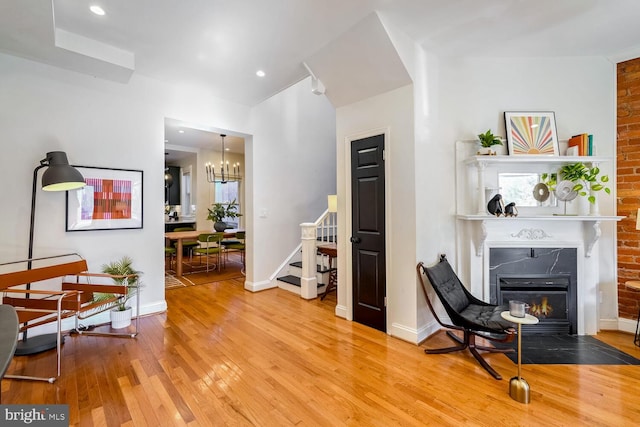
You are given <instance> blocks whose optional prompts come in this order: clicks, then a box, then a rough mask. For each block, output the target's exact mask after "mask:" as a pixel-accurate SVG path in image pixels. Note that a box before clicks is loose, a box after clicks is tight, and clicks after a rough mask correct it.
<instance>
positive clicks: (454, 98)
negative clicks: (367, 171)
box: [416, 57, 617, 325]
mask: <svg viewBox="0 0 640 427" xmlns="http://www.w3.org/2000/svg"><path fill="white" fill-rule="evenodd" d="M427 62H429V61H427ZM434 62H435V64H434ZM430 64H431V65H433V66H431V67H426V68H428V69H429V73H428V74H429V75H430V78H434V77H435V78H436V82H435V86H437V91H438V94H437V98H436V99H437V116H438V127H437V132H436V133H433V134H432V135H430V136H427V137H426V139H425V140H424V141H420V140H417V141H416V144H417V147H416V152H417V154H418V156H417V157H418V158H421V159H423V160H424V161H425V162H424V168H418V167H416V187H417V188H418V189H424V190H425V191H427V190H426V189H427V188H433V186H434V184H436V185H437V189H438V190H437V191H438V192H442V194H446V195H449V196H448V197H446V199H445V198H443V197H441V196H439V195H435V194H434V197H435V198H436V199H435V200H437V208H436V207H434V206H433V205H432V203H431V202H433V201H434V200H433V199H432V200H430V203H426V202H419V204H418V209H417V218H418V241H419V242H425V245H426V246H421V245H420V244H419V245H418V259H422V260H424V261H425V262H427V263H429V262H430V263H435V262H436V258H435V257H434V255H435V254H434V250H433V249H434V248H437V249H438V250H437V251H438V252H446V253H447V255H448V257H449V258H450V260H451V261H452V265H454V266H456V268H457V269H458V270H460V271H459V274H460V275H461V276H462V277H464V275H465V274H467V273H468V272H466V271H464V270H465V268H466V267H467V266H468V265H469V262H468V261H469V260H468V259H455V253H456V248H455V247H453V241H454V234H452V233H454V232H455V227H456V225H455V220H454V218H453V214H454V212H455V197H457V196H458V195H456V194H455V191H454V186H453V182H454V178H455V177H454V175H453V167H454V160H453V158H454V142H455V141H456V140H461V139H474V138H475V137H476V135H477V134H478V133H480V132H484V131H486V130H487V129H488V128H491V129H492V130H494V133H497V134H499V135H502V136H504V135H505V131H504V116H503V113H504V111H554V112H555V117H556V123H557V128H558V136H559V138H560V140H563V139H564V140H566V139H568V138H569V137H570V136H571V135H573V134H576V133H582V132H588V133H592V134H593V135H594V138H595V141H596V143H597V147H598V155H602V156H608V157H610V158H611V159H612V161H611V162H609V163H607V164H603V165H601V168H602V169H603V172H604V173H606V174H608V175H609V177H610V178H611V179H612V181H611V188H612V190H614V188H615V153H616V149H615V143H616V133H615V86H614V84H615V65H614V64H612V63H611V62H609V61H608V60H606V59H604V58H596V57H593V58H591V57H589V58H439V59H438V60H437V61H431V63H430ZM427 86H430V87H433V86H434V83H431V84H429V85H427ZM419 102H420V101H419V100H418V101H417V103H419ZM436 146H440V147H439V148H436V149H435V151H434V150H432V149H431V148H429V147H436ZM436 153H437V156H435V157H434V154H436ZM436 177H437V179H436ZM614 192H615V190H614ZM598 198H599V200H600V213H601V214H602V215H615V198H614V196H607V195H606V194H604V193H599V194H598ZM441 212H446V215H443V214H442V213H441ZM434 221H437V223H438V225H439V227H438V229H437V230H436V229H435V228H434V227H433V226H432V225H431V223H432V222H434ZM427 223H429V224H427ZM444 230H446V233H444V234H443V231H444ZM602 232H603V233H602V237H601V239H600V241H599V243H598V247H597V249H596V251H595V252H594V255H593V256H592V258H591V259H590V260H589V262H599V263H600V266H599V267H600V268H599V271H600V277H599V286H600V291H601V292H602V303H601V305H600V308H599V310H600V323H601V325H606V324H609V323H610V321H611V320H612V319H616V318H617V314H616V313H617V309H616V307H617V293H616V269H615V265H616V234H615V223H603V225H602Z"/></svg>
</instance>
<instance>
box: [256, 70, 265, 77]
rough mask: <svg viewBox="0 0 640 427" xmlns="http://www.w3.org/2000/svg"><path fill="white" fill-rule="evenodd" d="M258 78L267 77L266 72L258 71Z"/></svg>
mask: <svg viewBox="0 0 640 427" xmlns="http://www.w3.org/2000/svg"><path fill="white" fill-rule="evenodd" d="M256 76H258V77H264V76H265V74H264V71H262V70H258V71H256Z"/></svg>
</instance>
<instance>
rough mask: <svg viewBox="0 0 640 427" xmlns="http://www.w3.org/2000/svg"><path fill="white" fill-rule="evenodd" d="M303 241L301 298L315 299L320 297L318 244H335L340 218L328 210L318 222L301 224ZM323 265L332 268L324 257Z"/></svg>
mask: <svg viewBox="0 0 640 427" xmlns="http://www.w3.org/2000/svg"><path fill="white" fill-rule="evenodd" d="M300 228H301V231H302V232H301V235H302V237H301V240H302V277H300V296H301V297H302V298H305V299H313V298H316V297H317V296H318V279H317V276H316V271H317V267H316V266H317V263H318V261H317V255H318V249H317V246H318V243H328V242H335V241H336V236H337V231H338V218H337V214H336V213H335V212H329V210H326V211H324V212H323V214H322V215H321V216H320V218H318V219H317V220H316V222H312V223H309V222H306V223H302V224H300ZM321 264H322V267H323V270H324V268H325V267H326V268H328V267H329V266H330V260H329V257H325V256H323V257H322V258H321Z"/></svg>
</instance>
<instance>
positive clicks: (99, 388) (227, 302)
mask: <svg viewBox="0 0 640 427" xmlns="http://www.w3.org/2000/svg"><path fill="white" fill-rule="evenodd" d="M167 303H168V307H169V309H168V311H167V313H163V314H159V315H152V316H147V317H144V318H143V319H141V333H140V335H139V336H138V338H136V339H125V338H105V337H89V336H80V337H78V336H71V337H69V338H67V340H66V343H65V345H64V350H63V366H62V376H61V378H60V379H59V380H58V381H57V382H56V383H54V384H48V383H36V382H30V381H15V380H3V381H2V403H3V404H12V403H30V404H39V403H49V404H53V403H66V404H69V408H70V418H71V419H70V424H71V425H78V426H97V425H100V426H103V425H104V426H119V425H125V426H147V425H148V426H159V425H166V426H173V425H192V426H198V425H203V426H208V425H212V426H222V425H224V426H226V425H239V426H243V425H257V426H287V425H312V426H316V425H318V426H340V425H358V426H364V425H366V426H370V425H371V426H391V425H414V426H415V425H438V426H441V425H455V426H459V425H478V426H502V425H509V426H513V425H523V426H537V425H545V426H569V425H571V426H574V425H589V426H598V425H602V426H624V425H637V423H638V420H639V419H640V401H639V400H638V399H637V396H636V393H635V390H636V389H637V388H638V385H639V384H640V367H638V366H610V365H609V366H604V365H602V366H593V365H592V366H587V365H524V366H523V377H525V378H526V379H527V381H528V382H529V384H530V386H531V403H530V404H528V405H525V404H521V403H518V402H516V401H514V400H512V399H511V398H510V397H509V394H508V384H509V382H508V378H510V377H511V376H513V375H515V374H516V371H517V369H516V365H514V364H513V363H512V362H511V361H510V360H509V359H508V358H507V357H506V356H504V355H501V354H493V355H489V356H487V358H488V360H489V361H490V363H491V364H492V365H493V366H494V367H495V368H496V369H497V370H498V371H499V372H500V373H502V375H503V377H505V378H506V379H505V380H502V381H496V380H494V379H493V378H492V377H490V376H489V375H488V374H487V373H486V372H485V371H484V370H483V369H482V368H481V367H480V366H479V365H478V364H477V363H476V362H475V360H474V359H473V358H472V356H471V355H470V354H469V353H454V354H445V355H426V354H424V352H423V348H425V347H426V346H433V347H436V346H440V345H443V344H449V342H448V340H447V338H446V337H444V334H443V333H438V334H436V335H435V336H434V337H432V338H430V339H429V340H427V342H426V343H424V344H423V345H422V346H420V347H418V346H416V345H413V344H410V343H407V342H403V341H401V340H398V339H396V338H392V337H390V336H387V335H385V334H383V333H380V332H378V331H375V330H373V329H370V328H368V327H365V326H362V325H359V324H357V323H352V322H347V321H345V320H343V319H340V318H337V317H335V316H334V313H333V310H334V306H335V293H333V294H330V295H329V296H328V297H327V298H326V299H325V300H324V301H320V300H319V299H317V300H314V301H310V302H309V301H305V300H302V299H300V298H299V297H297V296H296V295H293V294H291V293H289V292H287V291H283V290H279V289H274V290H268V291H264V292H259V293H251V292H247V291H245V290H244V289H243V282H242V280H241V279H235V280H230V281H225V282H218V283H214V284H210V285H199V286H191V287H185V288H181V289H175V290H169V291H167ZM598 338H599V339H602V340H603V341H605V342H607V343H609V344H611V345H614V346H616V347H618V348H620V349H621V350H623V351H625V352H627V353H629V354H631V355H634V356H636V357H640V349H639V348H638V347H635V346H634V345H633V337H632V336H631V335H628V334H624V333H620V332H603V333H601V334H599V335H598ZM54 358H55V355H54V354H53V353H52V352H49V353H46V354H41V355H37V356H29V357H28V358H25V357H18V358H15V359H14V361H13V363H12V365H11V367H10V368H9V373H25V374H26V373H31V374H47V373H51V372H52V371H53V370H54Z"/></svg>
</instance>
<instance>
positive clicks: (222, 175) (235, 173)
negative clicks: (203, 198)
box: [204, 134, 242, 184]
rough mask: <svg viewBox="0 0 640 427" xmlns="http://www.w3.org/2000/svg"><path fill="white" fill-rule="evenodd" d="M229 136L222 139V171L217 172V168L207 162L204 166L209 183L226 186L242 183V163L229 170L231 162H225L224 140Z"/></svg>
mask: <svg viewBox="0 0 640 427" xmlns="http://www.w3.org/2000/svg"><path fill="white" fill-rule="evenodd" d="M226 136H227V135H224V134H221V135H220V138H222V161H221V162H220V171H219V172H216V168H215V166H214V165H213V164H212V163H211V162H207V163H206V164H205V165H204V170H205V173H206V175H207V182H210V183H215V182H219V183H221V184H226V183H227V182H229V181H240V180H241V179H242V177H241V176H240V163H234V164H233V165H232V168H231V169H229V161H228V160H227V161H226V162H225V160H224V138H225V137H226Z"/></svg>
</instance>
